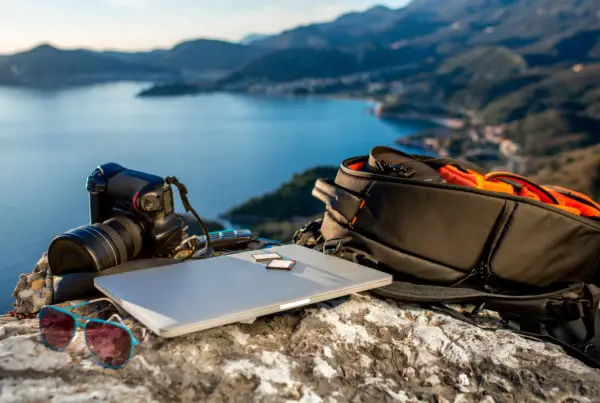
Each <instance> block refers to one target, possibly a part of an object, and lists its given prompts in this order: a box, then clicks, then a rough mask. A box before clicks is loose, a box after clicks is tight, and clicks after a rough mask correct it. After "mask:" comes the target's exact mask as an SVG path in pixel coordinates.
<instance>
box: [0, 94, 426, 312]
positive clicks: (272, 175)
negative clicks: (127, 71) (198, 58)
mask: <svg viewBox="0 0 600 403" xmlns="http://www.w3.org/2000/svg"><path fill="white" fill-rule="evenodd" d="M147 86H148V85H147V84H143V83H114V84H103V85H95V86H87V87H77V88H68V89H60V90H58V89H54V90H48V89H46V90H40V89H23V88H10V87H0V184H1V188H0V189H1V192H2V194H1V195H0V314H1V313H4V312H6V311H8V310H9V309H10V308H11V304H12V301H13V298H12V291H13V289H14V287H15V284H16V282H17V279H18V275H19V274H20V273H29V272H31V270H32V269H33V268H34V266H35V263H36V262H37V260H38V259H39V258H40V256H41V255H42V254H43V253H44V252H45V251H46V250H47V247H48V245H49V243H50V242H51V240H52V238H53V237H55V236H56V235H58V234H60V233H62V232H64V231H67V230H69V229H71V228H74V227H78V226H81V225H86V224H88V223H89V208H88V203H89V196H88V193H87V191H86V188H85V184H86V178H87V176H88V174H89V173H90V172H91V171H92V170H94V168H95V167H96V166H98V165H100V164H103V163H106V162H116V163H119V164H121V165H123V166H125V167H127V168H130V169H135V170H140V171H144V172H148V173H152V174H156V175H159V176H162V177H166V176H176V177H177V178H179V179H180V181H181V182H183V183H184V184H185V185H186V186H187V188H188V191H189V195H188V196H189V199H190V201H191V203H192V205H193V206H194V208H195V209H196V210H197V211H198V213H199V214H200V215H201V216H203V217H205V218H207V219H215V218H217V217H218V216H219V214H221V213H223V212H225V211H227V210H228V209H230V208H232V207H234V206H236V205H239V204H241V203H243V202H245V201H246V200H248V199H249V198H251V197H254V196H260V195H262V194H264V193H266V192H269V191H272V190H275V189H276V188H278V187H279V186H280V185H282V184H283V183H285V182H286V181H288V180H289V179H290V178H291V177H292V175H293V174H294V173H300V172H302V171H304V170H306V169H308V168H311V167H314V166H318V165H324V166H336V165H338V164H339V163H340V161H341V160H343V159H344V158H347V157H350V156H355V155H365V154H368V152H369V150H370V149H371V147H373V146H375V145H390V146H393V145H394V140H396V139H398V138H400V137H402V136H406V135H409V134H412V133H415V132H418V131H421V130H424V129H426V128H429V127H431V125H430V124H427V123H417V122H393V123H392V122H386V121H383V120H380V119H378V118H376V117H375V116H373V115H371V114H370V113H369V108H371V107H372V106H373V105H372V104H371V103H370V102H368V101H358V100H349V99H330V98H309V97H302V98H299V97H264V96H263V97H260V96H248V95H237V94H229V93H215V94H204V95H195V96H183V97H168V98H138V97H136V96H135V95H136V94H137V93H138V92H139V91H140V90H141V89H143V88H145V87H147ZM407 151H418V150H407ZM176 206H177V207H178V208H179V209H181V204H176Z"/></svg>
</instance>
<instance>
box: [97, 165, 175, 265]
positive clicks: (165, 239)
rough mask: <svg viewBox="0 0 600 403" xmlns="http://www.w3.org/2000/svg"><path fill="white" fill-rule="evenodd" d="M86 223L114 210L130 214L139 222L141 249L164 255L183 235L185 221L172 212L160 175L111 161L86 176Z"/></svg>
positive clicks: (100, 219) (102, 218)
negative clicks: (142, 236)
mask: <svg viewBox="0 0 600 403" xmlns="http://www.w3.org/2000/svg"><path fill="white" fill-rule="evenodd" d="M86 187H87V191H88V192H89V196H90V224H92V225H93V224H97V223H102V222H105V221H107V220H109V219H110V218H112V217H113V216H115V215H117V214H122V213H126V214H129V215H131V216H134V217H135V218H136V219H137V220H138V221H139V222H140V224H141V225H142V226H143V232H144V249H150V250H152V251H153V252H152V254H153V255H155V256H163V255H168V254H169V253H170V252H171V251H172V250H173V249H175V248H176V247H177V246H178V245H179V244H180V243H181V241H182V240H183V238H184V230H185V227H186V225H185V223H184V221H183V219H182V218H181V217H180V216H178V215H177V214H175V207H174V200H173V189H172V187H171V185H168V184H166V182H165V179H164V178H161V177H160V176H156V175H152V174H148V173H145V172H140V171H134V170H131V169H127V168H124V167H123V166H121V165H119V164H116V163H114V162H109V163H106V164H104V165H100V166H98V167H97V168H96V169H95V170H94V171H93V172H92V173H91V174H90V175H89V176H88V178H87V183H86Z"/></svg>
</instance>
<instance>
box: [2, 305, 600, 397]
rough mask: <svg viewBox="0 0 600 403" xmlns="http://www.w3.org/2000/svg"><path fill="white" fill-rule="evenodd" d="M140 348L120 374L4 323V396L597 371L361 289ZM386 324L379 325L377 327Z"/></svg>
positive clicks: (499, 392) (529, 386)
mask: <svg viewBox="0 0 600 403" xmlns="http://www.w3.org/2000/svg"><path fill="white" fill-rule="evenodd" d="M128 324H130V326H131V328H132V329H133V331H134V334H136V336H137V337H138V338H140V340H142V343H141V344H140V345H139V346H138V347H136V351H135V355H134V357H133V359H132V360H131V362H129V364H128V365H127V366H126V367H125V368H123V369H122V370H110V369H105V368H103V367H101V366H100V365H97V364H96V363H95V362H94V360H93V359H92V358H90V356H89V354H88V353H87V350H86V349H85V347H84V344H83V341H82V338H81V337H78V338H76V339H75V341H74V342H73V343H72V345H71V346H70V347H69V349H68V350H67V351H65V352H55V351H51V350H48V349H46V348H45V347H44V346H43V344H42V343H41V341H40V338H39V335H38V329H37V321H35V320H29V319H27V320H21V321H14V320H12V321H11V320H7V319H0V402H15V401H36V402H37V401H49V400H52V401H57V402H75V401H76V402H87V401H95V402H98V401H104V402H113V401H114V402H122V401H127V402H153V401H156V402H165V401H176V402H177V401H179V402H196V401H209V402H225V401H226V402H247V401H259V402H280V401H298V402H306V403H309V402H310V403H312V402H332V403H333V402H391V401H400V402H486V403H491V402H495V403H500V402H508V401H569V400H570V401H577V402H588V401H590V402H591V401H598V396H600V371H598V370H594V369H591V368H589V367H587V366H585V365H584V364H582V363H581V362H579V361H577V360H575V359H574V358H571V357H570V356H568V355H566V354H565V353H564V352H563V351H562V350H561V349H560V348H559V347H557V346H555V345H551V344H546V343H541V342H535V341H530V340H526V339H524V338H521V337H520V336H518V335H516V334H513V333H511V332H508V331H497V332H491V331H485V330H482V329H480V328H477V327H473V326H471V325H468V324H466V323H463V322H460V321H457V320H456V319H454V318H452V317H449V316H446V315H443V314H441V313H436V312H432V311H428V310H424V309H421V308H418V307H414V306H409V305H399V304H397V303H396V302H395V301H384V300H381V299H378V298H375V297H373V296H370V295H368V294H363V295H353V296H352V297H350V298H347V299H343V300H340V301H336V303H335V304H334V303H327V304H318V305H315V306H311V307H307V308H304V309H300V310H297V311H295V312H293V313H288V314H282V315H275V316H269V317H264V318H259V319H258V320H256V321H255V322H254V323H253V324H235V325H230V326H224V327H220V328H215V329H211V330H207V331H204V332H199V333H196V334H192V335H188V336H183V337H179V338H174V339H161V338H159V337H156V336H155V335H153V334H151V333H147V334H146V336H145V337H143V334H142V333H143V332H142V329H141V327H140V326H139V325H138V324H136V323H135V322H134V321H131V320H128ZM382 330H383V331H382Z"/></svg>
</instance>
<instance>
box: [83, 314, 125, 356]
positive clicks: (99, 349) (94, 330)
mask: <svg viewBox="0 0 600 403" xmlns="http://www.w3.org/2000/svg"><path fill="white" fill-rule="evenodd" d="M85 339H86V342H87V345H88V347H89V349H90V351H91V352H92V353H94V355H95V356H96V357H97V358H98V359H99V360H100V361H101V362H102V363H103V364H105V365H109V366H111V367H121V366H123V365H124V364H125V363H126V362H127V360H129V357H130V355H131V344H132V343H131V337H130V336H129V333H128V332H127V331H126V330H125V329H122V328H120V327H118V326H115V325H111V324H110V323H99V322H88V323H87V324H86V326H85Z"/></svg>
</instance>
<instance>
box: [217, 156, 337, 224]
mask: <svg viewBox="0 0 600 403" xmlns="http://www.w3.org/2000/svg"><path fill="white" fill-rule="evenodd" d="M336 173H337V168H330V167H317V168H313V169H309V170H308V171H306V172H303V173H300V174H296V175H294V176H293V177H292V179H291V180H290V181H289V182H287V183H285V184H284V185H282V186H281V187H280V188H279V189H277V190H275V191H274V192H272V193H268V194H266V195H264V196H261V197H255V198H253V199H250V200H249V201H247V202H246V203H244V204H242V205H241V206H238V207H235V208H233V209H232V210H230V211H228V212H226V213H225V214H223V216H222V218H225V219H228V220H230V221H232V222H234V223H235V224H238V225H243V226H257V225H262V226H263V228H266V227H264V226H265V225H266V224H267V223H276V222H281V221H289V220H294V221H303V220H306V219H307V217H312V216H314V215H316V214H319V213H320V212H322V211H323V210H324V206H323V203H322V202H321V201H319V200H317V199H316V198H314V197H313V196H312V189H313V187H314V185H315V181H316V180H317V179H319V178H329V179H334V178H335V175H336ZM269 225H271V227H272V226H273V225H272V224H269Z"/></svg>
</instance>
